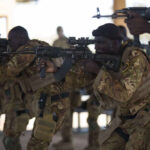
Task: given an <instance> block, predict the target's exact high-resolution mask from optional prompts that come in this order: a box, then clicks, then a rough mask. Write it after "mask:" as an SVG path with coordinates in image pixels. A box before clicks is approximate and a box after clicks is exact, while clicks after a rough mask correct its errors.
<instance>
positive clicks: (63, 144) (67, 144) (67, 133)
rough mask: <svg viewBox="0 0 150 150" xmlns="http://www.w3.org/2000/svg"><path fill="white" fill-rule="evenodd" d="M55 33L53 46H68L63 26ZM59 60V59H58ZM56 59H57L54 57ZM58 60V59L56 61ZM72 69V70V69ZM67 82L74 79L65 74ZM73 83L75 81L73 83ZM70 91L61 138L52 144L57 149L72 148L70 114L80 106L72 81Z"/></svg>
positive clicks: (77, 91) (67, 149)
mask: <svg viewBox="0 0 150 150" xmlns="http://www.w3.org/2000/svg"><path fill="white" fill-rule="evenodd" d="M57 34H58V39H57V40H55V41H54V43H53V46H55V47H61V48H70V47H71V45H70V44H69V43H68V39H67V38H66V37H65V36H64V33H63V28H62V27H61V26H59V27H57ZM59 60H60V59H59ZM55 61H57V59H55ZM57 62H58V61H57ZM72 71H74V70H72ZM66 78H70V79H68V81H69V82H71V83H72V80H74V79H73V78H74V77H72V76H67V77H66ZM74 84H75V83H74ZM71 86H72V88H71V89H72V91H70V96H69V100H70V109H68V110H67V113H66V117H65V121H64V123H63V125H62V128H61V137H62V140H61V141H59V142H58V143H56V144H53V146H54V147H55V148H56V149H57V150H59V149H61V150H63V149H65V150H72V149H73V145H72V115H73V110H74V108H76V107H78V106H80V104H81V99H80V92H79V89H75V85H73V83H72V85H71Z"/></svg>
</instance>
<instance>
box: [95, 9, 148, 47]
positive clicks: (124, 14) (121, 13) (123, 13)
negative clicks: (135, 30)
mask: <svg viewBox="0 0 150 150" xmlns="http://www.w3.org/2000/svg"><path fill="white" fill-rule="evenodd" d="M129 12H134V13H137V14H139V15H140V16H141V17H143V18H144V19H145V20H147V21H149V20H150V7H129V8H124V9H121V10H116V11H115V12H114V13H113V14H112V15H101V14H100V10H99V8H97V15H95V16H93V18H98V19H100V18H102V17H110V18H112V19H116V18H129V17H130V15H129ZM133 44H134V45H135V46H140V45H141V44H140V40H139V35H134V42H133Z"/></svg>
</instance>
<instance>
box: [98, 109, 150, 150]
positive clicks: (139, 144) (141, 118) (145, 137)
mask: <svg viewBox="0 0 150 150" xmlns="http://www.w3.org/2000/svg"><path fill="white" fill-rule="evenodd" d="M146 113H147V112H146V111H142V112H139V113H138V114H137V116H136V118H135V119H128V120H126V121H124V122H123V124H121V125H120V129H121V132H117V131H116V130H115V131H114V132H113V133H112V134H111V136H110V137H109V138H108V139H107V140H106V141H105V142H104V143H103V144H102V145H101V148H100V150H150V121H149V122H147V120H148V118H149V115H148V116H147V114H146ZM147 117H148V118H147ZM146 118H147V119H146ZM126 136H127V137H128V138H125V137H126Z"/></svg>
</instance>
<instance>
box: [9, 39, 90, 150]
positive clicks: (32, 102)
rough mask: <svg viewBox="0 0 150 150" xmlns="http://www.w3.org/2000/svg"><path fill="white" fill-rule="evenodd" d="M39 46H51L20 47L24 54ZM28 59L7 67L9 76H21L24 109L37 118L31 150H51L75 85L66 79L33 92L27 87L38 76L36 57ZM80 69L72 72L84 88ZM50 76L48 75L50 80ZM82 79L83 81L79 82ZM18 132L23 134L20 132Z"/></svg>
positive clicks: (31, 44)
mask: <svg viewBox="0 0 150 150" xmlns="http://www.w3.org/2000/svg"><path fill="white" fill-rule="evenodd" d="M39 45H46V46H47V44H45V43H43V42H40V41H36V40H33V41H29V42H28V43H27V44H26V45H24V46H22V47H20V48H19V50H20V51H21V50H24V48H29V49H32V48H34V46H35V47H36V46H39ZM28 56H29V57H26V56H25V55H16V56H14V57H13V58H12V59H11V61H10V62H9V63H8V64H7V74H8V75H14V76H18V78H19V81H20V84H21V89H22V90H23V92H24V95H23V104H24V105H23V106H24V107H25V108H27V110H28V111H27V112H28V114H29V115H30V116H36V121H35V124H34V129H33V132H32V136H31V139H30V141H29V143H28V146H27V149H28V150H32V149H34V150H42V149H43V150H45V149H48V146H49V143H50V141H51V139H52V137H53V135H54V133H55V132H56V131H57V130H58V129H59V128H60V126H61V124H62V122H63V120H64V116H65V113H66V110H67V109H68V107H69V101H68V98H67V96H68V89H69V88H70V84H71V83H70V82H69V81H68V78H66V80H64V81H61V82H58V83H53V84H48V85H46V86H44V87H42V88H38V90H36V91H34V92H33V91H32V90H31V87H30V84H29V83H26V79H30V78H31V77H32V76H34V75H35V74H36V73H37V66H36V61H35V56H33V55H28ZM77 68H78V70H79V71H76V72H71V74H72V73H73V74H74V73H75V74H76V79H75V80H76V84H77V85H78V86H80V85H83V84H81V83H80V80H82V81H83V82H84V77H85V76H84V73H83V72H82V70H81V69H80V67H77ZM48 74H49V73H47V76H48ZM68 75H69V74H68ZM78 75H79V76H80V77H81V78H80V77H79V78H77V76H78ZM74 76H75V75H74ZM82 78H83V79H82ZM85 83H87V82H85ZM37 86H40V85H37ZM66 89H67V90H66ZM66 91H67V92H66ZM25 114H27V113H23V115H25ZM20 122H21V121H20ZM20 122H19V123H20ZM22 122H23V121H22ZM17 127H18V126H17ZM17 129H18V130H19V129H20V128H17ZM11 131H12V130H11Z"/></svg>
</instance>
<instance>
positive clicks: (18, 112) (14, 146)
mask: <svg viewBox="0 0 150 150" xmlns="http://www.w3.org/2000/svg"><path fill="white" fill-rule="evenodd" d="M14 30H15V29H14ZM21 34H22V35H24V36H26V39H22V35H21ZM12 36H13V37H14V39H12ZM28 39H29V38H28V34H27V32H26V30H25V29H24V28H22V27H18V34H17V35H16V34H14V33H13V30H11V31H10V32H9V34H8V40H9V45H10V46H11V51H16V48H17V47H16V46H20V43H21V44H25V43H26V42H27V41H28ZM13 40H14V41H15V45H12V41H13ZM14 41H13V42H14ZM10 59H11V58H10ZM10 59H9V60H10ZM7 63H8V62H7ZM7 63H5V64H3V65H1V69H0V76H1V82H0V83H1V86H3V90H2V91H1V99H2V108H3V113H5V114H6V119H5V124H4V131H3V132H4V138H3V144H4V147H5V148H6V149H7V150H20V149H21V145H20V141H19V137H20V135H21V133H22V132H23V131H25V130H26V125H27V124H28V120H29V115H28V114H27V110H26V109H25V107H24V103H23V101H22V96H23V95H22V94H23V93H22V91H21V88H20V84H19V82H18V81H17V80H16V77H15V76H14V75H13V74H9V75H8V74H7V69H6V66H7Z"/></svg>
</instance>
